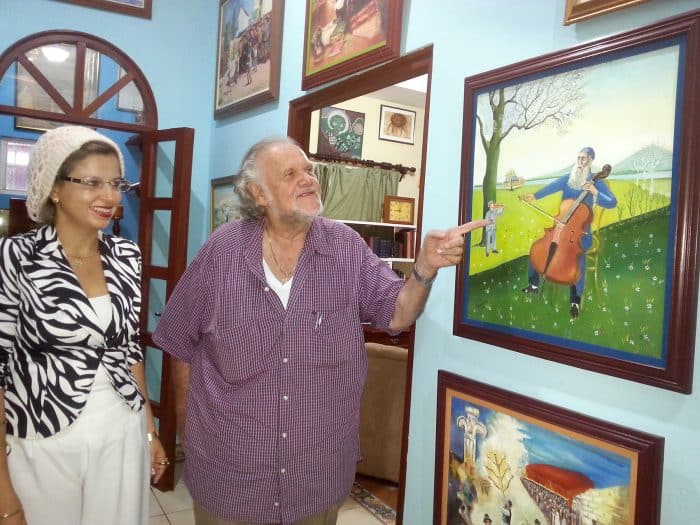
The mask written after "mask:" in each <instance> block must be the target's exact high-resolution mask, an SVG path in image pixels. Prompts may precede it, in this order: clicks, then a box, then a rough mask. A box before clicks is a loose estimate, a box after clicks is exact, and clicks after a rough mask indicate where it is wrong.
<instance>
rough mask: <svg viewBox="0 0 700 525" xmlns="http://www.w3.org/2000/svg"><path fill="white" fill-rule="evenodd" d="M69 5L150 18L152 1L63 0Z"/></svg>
mask: <svg viewBox="0 0 700 525" xmlns="http://www.w3.org/2000/svg"><path fill="white" fill-rule="evenodd" d="M63 1H64V2H68V3H69V4H78V5H84V6H86V7H94V8H97V9H104V10H105V11H114V12H115V13H121V14H123V15H131V16H138V17H140V18H149V19H150V18H151V8H152V5H153V0H63Z"/></svg>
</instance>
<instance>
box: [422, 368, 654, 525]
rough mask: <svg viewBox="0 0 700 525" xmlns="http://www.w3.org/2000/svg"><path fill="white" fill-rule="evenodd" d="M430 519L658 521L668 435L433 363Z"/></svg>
mask: <svg viewBox="0 0 700 525" xmlns="http://www.w3.org/2000/svg"><path fill="white" fill-rule="evenodd" d="M437 394H438V400H437V427H436V447H435V500H434V501H435V504H434V507H433V514H434V519H433V523H435V524H438V525H447V524H453V523H463V524H466V523H473V524H477V523H479V524H480V523H485V524H489V523H492V524H497V523H498V524H501V523H512V524H513V525H515V524H516V523H517V524H523V523H529V524H533V523H534V524H535V525H537V524H542V525H545V524H559V525H563V524H565V523H566V524H584V523H608V524H610V523H627V524H639V525H641V524H644V525H658V524H659V523H660V513H661V481H662V479H661V478H662V467H663V457H664V438H663V437H659V436H655V435H652V434H648V433H645V432H640V431H638V430H636V429H631V428H628V427H623V426H620V425H616V424H613V423H609V422H606V421H602V420H600V419H594V418H592V417H590V416H587V415H583V414H579V413H576V412H572V411H570V410H565V409H562V408H560V407H557V406H554V405H551V404H548V403H544V402H542V401H539V400H536V399H532V398H529V397H525V396H523V395H520V394H516V393H514V392H510V391H508V390H502V389H500V388H495V387H493V386H490V385H487V384H485V383H480V382H477V381H473V380H471V379H466V378H464V377H460V376H458V375H455V374H452V373H449V372H445V371H444V370H440V371H438V393H437Z"/></svg>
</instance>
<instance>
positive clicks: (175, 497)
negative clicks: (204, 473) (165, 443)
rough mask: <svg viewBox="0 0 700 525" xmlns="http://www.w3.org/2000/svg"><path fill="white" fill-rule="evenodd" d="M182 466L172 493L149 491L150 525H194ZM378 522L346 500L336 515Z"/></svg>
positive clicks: (344, 524)
mask: <svg viewBox="0 0 700 525" xmlns="http://www.w3.org/2000/svg"><path fill="white" fill-rule="evenodd" d="M181 469H182V464H180V463H178V464H177V468H176V479H178V480H179V481H178V482H177V485H175V490H173V491H172V492H161V491H159V490H157V489H151V501H150V507H151V519H150V525H194V511H193V510H192V498H191V497H190V495H189V493H188V492H187V488H186V487H185V485H184V484H183V483H182V481H181V480H180V476H179V474H180V471H181ZM380 523H381V522H380V521H378V520H377V519H376V518H374V517H373V516H372V515H371V514H370V513H369V512H367V511H366V510H365V509H364V508H363V507H362V506H361V505H360V504H359V503H357V502H356V501H355V500H353V499H352V498H348V499H347V501H346V502H345V503H344V504H343V506H342V507H341V509H340V512H339V513H338V525H380Z"/></svg>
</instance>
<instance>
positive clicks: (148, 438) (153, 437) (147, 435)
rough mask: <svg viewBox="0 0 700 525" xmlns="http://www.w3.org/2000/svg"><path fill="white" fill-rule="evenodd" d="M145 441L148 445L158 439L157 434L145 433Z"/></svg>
mask: <svg viewBox="0 0 700 525" xmlns="http://www.w3.org/2000/svg"><path fill="white" fill-rule="evenodd" d="M146 439H147V440H148V442H149V443H150V442H151V441H153V440H154V439H159V438H158V433H157V432H146Z"/></svg>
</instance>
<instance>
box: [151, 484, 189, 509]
mask: <svg viewBox="0 0 700 525" xmlns="http://www.w3.org/2000/svg"><path fill="white" fill-rule="evenodd" d="M153 493H154V494H155V496H156V499H157V500H158V503H160V506H161V507H162V509H163V512H164V513H165V514H171V513H173V512H179V511H181V510H188V509H191V508H192V507H193V505H192V497H191V496H190V493H189V492H188V491H187V487H185V484H184V483H183V482H182V481H180V482H179V483H178V484H177V485H175V490H173V491H172V492H161V491H160V490H158V489H153Z"/></svg>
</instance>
